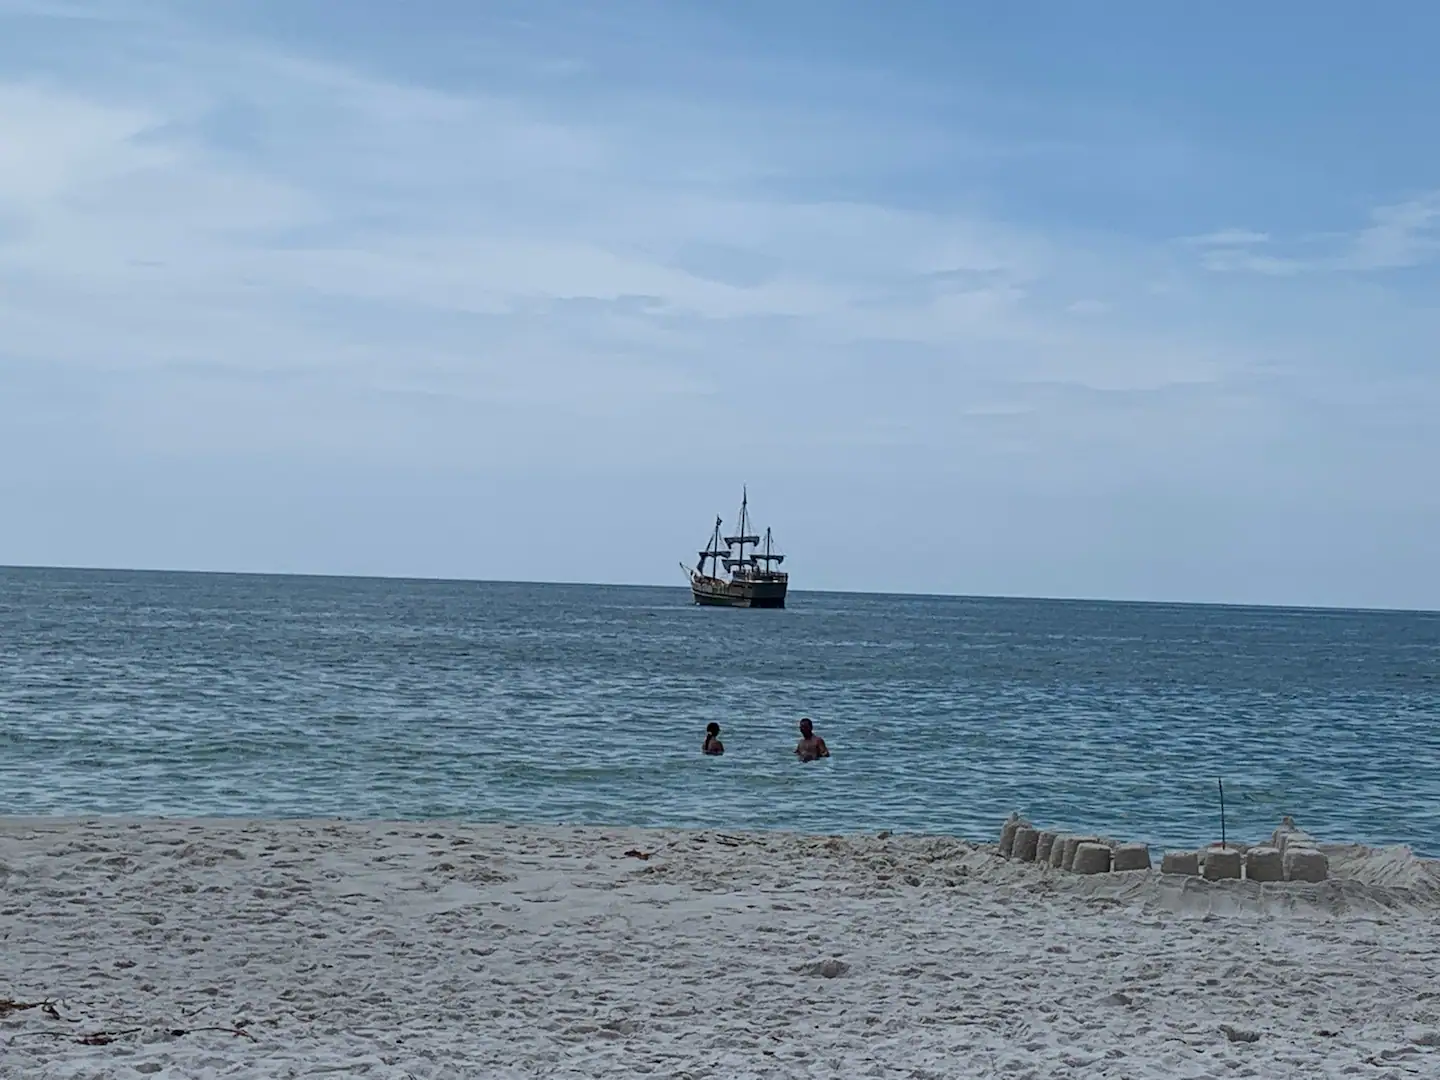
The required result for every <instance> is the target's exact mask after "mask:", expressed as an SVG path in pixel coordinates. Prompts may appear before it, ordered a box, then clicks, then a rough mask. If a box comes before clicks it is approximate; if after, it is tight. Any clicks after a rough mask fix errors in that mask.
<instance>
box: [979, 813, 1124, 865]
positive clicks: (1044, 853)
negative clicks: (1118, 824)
mask: <svg viewBox="0 0 1440 1080" xmlns="http://www.w3.org/2000/svg"><path fill="white" fill-rule="evenodd" d="M1000 854H1001V855H1003V856H1004V857H1005V858H1007V859H1016V860H1018V861H1019V862H1030V863H1038V864H1039V865H1041V866H1049V867H1053V868H1055V869H1057V870H1070V871H1073V872H1074V873H1077V874H1108V873H1111V872H1117V871H1125V870H1149V869H1150V848H1149V847H1147V846H1146V845H1145V844H1119V843H1116V842H1115V841H1114V840H1108V839H1105V838H1103V837H1099V836H1091V835H1088V834H1084V833H1079V834H1071V833H1062V832H1056V831H1055V830H1053V829H1037V828H1036V827H1035V826H1034V824H1032V823H1031V822H1030V821H1029V820H1028V819H1026V818H1023V817H1021V816H1020V815H1019V814H1017V813H1011V815H1010V816H1009V817H1008V818H1006V819H1005V823H1004V824H1003V825H1002V826H1001V827H1000Z"/></svg>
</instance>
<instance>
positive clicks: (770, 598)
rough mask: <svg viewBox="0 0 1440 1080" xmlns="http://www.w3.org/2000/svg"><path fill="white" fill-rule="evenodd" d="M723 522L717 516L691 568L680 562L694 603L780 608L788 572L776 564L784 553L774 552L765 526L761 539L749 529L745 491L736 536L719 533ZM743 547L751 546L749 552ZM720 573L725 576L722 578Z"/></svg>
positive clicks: (746, 491)
mask: <svg viewBox="0 0 1440 1080" xmlns="http://www.w3.org/2000/svg"><path fill="white" fill-rule="evenodd" d="M723 524H724V521H723V519H721V518H720V517H719V516H717V517H716V518H715V529H714V531H713V532H712V533H711V534H710V541H709V543H707V544H706V545H705V550H704V551H702V552H700V561H699V562H698V563H697V564H696V565H695V567H694V569H691V568H690V567H687V566H684V564H683V563H682V564H681V565H682V567H684V569H685V570H686V572H687V573H688V574H689V575H690V595H691V596H692V597H694V599H695V603H697V604H704V605H707V606H709V607H742V608H783V607H784V606H785V590H786V588H787V587H788V586H789V583H790V575H789V574H786V573H784V572H783V571H781V570H778V569H776V567H778V566H780V565H781V564H782V563H783V562H784V561H785V556H784V555H781V554H779V553H777V552H776V551H775V548H774V542H773V541H772V540H771V538H770V530H769V529H768V528H767V529H766V530H765V535H764V537H763V538H762V537H761V536H759V535H758V534H756V533H752V532H751V531H750V493H749V491H748V490H743V493H742V495H741V498H740V522H739V527H738V528H737V529H736V530H735V532H736V535H734V536H721V535H720V533H721V531H722V525H723ZM722 544H723V545H724V547H723V548H722V547H721V545H722ZM746 548H750V549H751V550H750V551H749V553H747V552H746ZM707 564H708V567H709V569H708V570H707V569H706V567H707ZM722 568H723V571H722ZM722 572H723V573H725V574H729V575H730V576H729V578H728V579H727V578H725V577H722V576H721V574H722Z"/></svg>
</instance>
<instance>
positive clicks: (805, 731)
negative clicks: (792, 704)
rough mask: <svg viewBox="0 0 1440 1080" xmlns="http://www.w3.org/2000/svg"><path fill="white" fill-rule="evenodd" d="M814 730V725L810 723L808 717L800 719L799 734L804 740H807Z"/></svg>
mask: <svg viewBox="0 0 1440 1080" xmlns="http://www.w3.org/2000/svg"><path fill="white" fill-rule="evenodd" d="M814 730H815V725H814V724H812V723H810V718H809V717H808V716H806V717H802V718H801V720H800V734H801V735H804V736H805V738H807V739H808V738H809V737H810V733H811V732H812V731H814Z"/></svg>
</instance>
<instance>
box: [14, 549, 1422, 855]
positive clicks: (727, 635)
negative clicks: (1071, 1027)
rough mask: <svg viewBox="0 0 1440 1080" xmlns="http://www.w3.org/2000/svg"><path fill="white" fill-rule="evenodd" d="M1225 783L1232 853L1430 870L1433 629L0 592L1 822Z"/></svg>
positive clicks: (637, 604) (1176, 810) (84, 584)
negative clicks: (1282, 834)
mask: <svg viewBox="0 0 1440 1080" xmlns="http://www.w3.org/2000/svg"><path fill="white" fill-rule="evenodd" d="M802 714H803V715H809V716H811V717H813V718H814V719H815V722H816V726H817V728H818V730H819V731H820V733H821V734H823V735H824V736H825V738H826V740H827V741H828V742H829V744H830V746H831V748H832V750H833V753H834V757H833V758H832V759H831V760H829V761H828V762H821V763H818V764H816V765H810V766H801V765H799V764H798V763H796V762H795V761H794V760H793V758H792V756H791V755H790V753H789V751H790V749H791V748H792V747H793V745H794V741H795V738H796V734H795V723H796V721H797V719H798V718H799V717H800V716H801V715H802ZM710 720H718V721H719V722H720V723H721V725H722V726H723V728H724V740H725V743H726V746H727V750H728V753H727V754H726V756H725V757H724V758H721V759H707V758H704V757H702V756H701V755H700V754H699V752H698V751H699V745H700V741H701V738H702V735H703V731H704V727H705V724H706V723H707V722H708V721H710ZM1222 776H1223V777H1224V779H1225V784H1226V794H1227V802H1228V813H1229V828H1230V833H1231V835H1232V836H1238V837H1241V838H1245V837H1254V836H1257V835H1259V834H1261V833H1262V832H1268V831H1269V830H1270V829H1271V828H1272V827H1273V826H1274V824H1275V822H1276V821H1278V819H1279V817H1280V815H1281V814H1284V813H1290V814H1293V815H1295V816H1296V818H1297V819H1298V820H1299V821H1300V822H1301V823H1302V824H1304V825H1305V826H1307V827H1308V828H1309V829H1310V830H1311V831H1312V832H1314V833H1316V834H1317V835H1320V836H1322V837H1330V838H1345V839H1358V840H1365V841H1370V842H1400V843H1409V844H1411V845H1413V846H1414V847H1415V848H1416V849H1417V850H1418V851H1421V852H1425V853H1440V615H1434V614H1409V613H1377V612H1350V611H1295V610H1276V609H1241V608H1222V607H1193V606H1166V605H1138V604H1108V603H1080V602H1060V601H1037V600H992V599H965V598H925V597H893V596H872V595H842V594H805V593H798V594H795V595H793V596H792V602H791V606H790V607H789V608H788V609H787V610H784V611H726V610H720V609H699V608H695V607H693V606H691V605H690V603H689V599H688V594H687V593H685V592H684V591H683V590H679V589H663V588H611V587H602V586H559V585H513V584H490V583H463V582H421V581H391V580H360V579H338V578H297V577H263V576H241V575H213V574H157V573H129V572H98V571H95V572H92V571H61V570H15V569H10V570H0V813H8V814H75V813H92V812H94V813H145V814H151V813H163V814H181V815H264V816H312V815H313V816H341V817H372V818H373V817H406V818H412V817H456V818H468V819H476V820H488V821H525V822H605V823H624V824H638V825H685V826H697V825H704V826H714V827H722V828H730V829H741V828H747V827H760V828H770V827H793V828H799V829H804V830H813V831H833V832H841V831H853V830H869V829H893V830H897V831H926V832H949V833H957V834H960V835H966V836H975V837H989V836H991V835H992V834H993V833H994V832H995V831H996V829H997V827H998V823H999V822H1000V820H1001V819H1002V818H1003V817H1004V815H1005V814H1006V813H1007V812H1008V811H1009V810H1010V809H1011V808H1018V809H1020V810H1022V811H1024V812H1027V813H1028V814H1030V815H1031V816H1032V817H1033V818H1034V819H1035V820H1036V821H1037V822H1041V823H1045V824H1050V823H1054V824H1058V825H1064V826H1069V827H1073V828H1081V829H1095V830H1103V831H1105V832H1108V833H1111V834H1113V835H1116V836H1123V837H1126V838H1138V839H1145V840H1149V841H1151V842H1152V843H1156V844H1173V845H1179V844H1194V843H1199V842H1202V841H1207V840H1209V839H1211V838H1213V837H1214V836H1216V835H1217V834H1218V832H1219V821H1218V808H1217V799H1216V784H1215V781H1216V778H1217V777H1222Z"/></svg>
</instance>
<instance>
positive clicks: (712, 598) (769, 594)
mask: <svg viewBox="0 0 1440 1080" xmlns="http://www.w3.org/2000/svg"><path fill="white" fill-rule="evenodd" d="M788 586H789V582H788V581H787V580H786V577H785V575H783V574H780V575H775V576H774V577H772V578H769V579H751V580H737V579H734V578H732V579H731V580H730V581H724V580H722V579H720V578H713V577H703V576H701V575H700V574H692V575H691V576H690V595H691V596H693V597H694V598H695V603H697V604H703V605H705V606H706V607H739V608H783V607H784V606H785V590H786V589H787V587H788Z"/></svg>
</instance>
